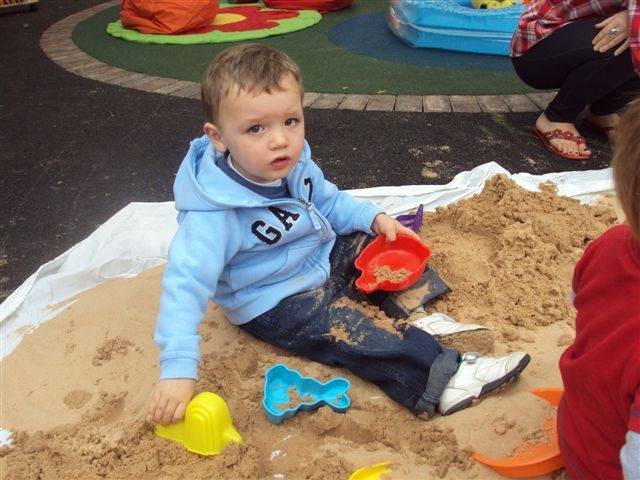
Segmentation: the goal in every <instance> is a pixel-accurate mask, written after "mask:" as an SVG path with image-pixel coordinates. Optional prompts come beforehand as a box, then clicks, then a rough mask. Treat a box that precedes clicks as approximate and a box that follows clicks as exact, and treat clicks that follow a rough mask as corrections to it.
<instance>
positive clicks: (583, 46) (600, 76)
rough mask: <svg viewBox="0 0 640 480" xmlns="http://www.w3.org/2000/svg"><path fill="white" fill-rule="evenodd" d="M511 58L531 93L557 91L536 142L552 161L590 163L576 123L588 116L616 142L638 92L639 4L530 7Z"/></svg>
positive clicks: (609, 1)
mask: <svg viewBox="0 0 640 480" xmlns="http://www.w3.org/2000/svg"><path fill="white" fill-rule="evenodd" d="M629 47H630V48H629ZM511 57H512V62H513V66H514V68H515V70H516V73H517V74H518V76H519V77H520V78H521V79H522V81H523V82H525V83H526V84H527V85H530V86H531V87H534V88H539V89H554V88H558V89H559V91H558V94H557V95H556V96H555V98H554V99H553V100H552V101H551V103H550V104H549V106H548V107H547V108H546V110H545V111H544V112H543V113H542V115H540V117H539V118H538V119H537V120H536V125H535V128H534V129H533V131H534V133H535V135H536V136H537V137H538V138H540V139H541V140H542V142H543V143H544V144H545V146H546V147H547V148H548V149H549V150H550V151H551V152H553V153H554V154H556V155H559V156H561V157H564V158H568V159H571V160H585V159H587V158H589V157H590V156H591V151H590V150H589V148H588V147H587V144H586V141H585V139H584V137H582V136H581V135H580V134H579V133H578V130H577V129H576V126H575V122H576V119H577V117H578V115H580V113H581V112H582V111H583V110H584V109H585V108H586V109H587V112H586V115H585V121H587V122H590V123H591V124H593V125H594V126H595V127H596V128H598V129H599V130H601V131H602V132H604V133H606V134H607V135H608V136H609V138H610V139H611V138H612V136H611V135H612V134H613V129H614V128H615V127H616V125H617V124H618V122H619V120H620V117H619V115H618V113H617V112H618V111H619V110H620V109H621V108H622V107H624V106H625V105H626V104H627V103H629V102H630V101H631V100H632V99H633V98H634V97H636V96H638V94H639V92H640V77H639V76H638V75H639V74H640V3H639V2H638V0H533V1H532V2H531V3H530V4H529V6H528V8H527V10H526V11H525V12H524V13H523V14H522V16H521V17H520V21H519V23H518V27H517V28H516V31H515V33H514V36H513V40H512V43H511ZM634 65H635V69H634Z"/></svg>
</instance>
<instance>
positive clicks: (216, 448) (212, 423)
mask: <svg viewBox="0 0 640 480" xmlns="http://www.w3.org/2000/svg"><path fill="white" fill-rule="evenodd" d="M154 431H155V433H156V435H158V436H159V437H162V438H168V439H169V440H173V441H175V442H180V443H182V445H184V447H185V448H186V449H187V450H189V451H190V452H195V453H199V454H200V455H218V454H219V453H220V452H222V450H224V447H226V446H227V443H229V442H235V443H238V444H241V443H242V436H240V434H239V433H238V432H237V430H236V429H235V428H234V426H233V422H232V421H231V413H230V412H229V406H228V405H227V402H225V401H224V399H223V398H222V397H221V396H220V395H216V394H215V393H211V392H202V393H200V394H198V395H196V396H195V397H194V398H193V399H192V400H191V401H190V402H189V404H188V405H187V409H186V412H185V415H184V419H183V420H180V421H179V422H176V423H172V424H171V425H167V426H166V427H165V426H163V425H156V427H155V429H154Z"/></svg>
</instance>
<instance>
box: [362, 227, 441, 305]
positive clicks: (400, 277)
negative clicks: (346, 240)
mask: <svg viewBox="0 0 640 480" xmlns="http://www.w3.org/2000/svg"><path fill="white" fill-rule="evenodd" d="M430 256H431V250H429V247H427V246H426V245H425V244H424V243H422V242H421V241H420V240H418V239H416V238H414V237H412V236H409V235H398V237H397V238H396V240H395V241H393V242H387V241H386V240H385V237H384V236H383V235H378V236H377V237H376V238H375V239H374V240H373V241H372V242H371V243H369V245H367V246H366V247H365V248H364V250H362V252H361V253H360V255H358V258H356V261H355V264H354V265H355V267H356V268H357V269H358V270H360V271H361V272H362V274H361V275H360V277H359V278H358V279H357V280H356V287H357V288H358V289H360V290H362V291H363V292H365V293H371V292H373V291H374V290H378V289H380V290H386V291H388V292H395V291H398V290H404V289H405V288H408V287H410V286H411V285H413V284H414V283H415V282H416V281H417V280H418V278H420V275H422V272H424V269H425V267H426V266H427V261H428V260H429V257H430Z"/></svg>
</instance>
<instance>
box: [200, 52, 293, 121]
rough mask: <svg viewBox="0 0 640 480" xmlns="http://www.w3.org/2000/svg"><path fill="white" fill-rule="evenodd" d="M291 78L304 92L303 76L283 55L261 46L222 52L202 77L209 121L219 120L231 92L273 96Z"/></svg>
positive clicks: (206, 113)
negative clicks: (242, 91) (224, 100)
mask: <svg viewBox="0 0 640 480" xmlns="http://www.w3.org/2000/svg"><path fill="white" fill-rule="evenodd" d="M287 75H291V76H292V77H293V78H294V79H295V81H296V82H297V83H298V85H300V94H301V95H303V91H302V74H301V73H300V69H299V68H298V66H297V65H296V64H295V62H294V61H293V60H291V58H289V57H288V56H287V55H286V54H285V53H284V52H281V51H279V50H276V49H275V48H271V47H268V46H266V45H261V44H259V43H245V44H240V45H236V46H233V47H230V48H227V49H226V50H223V51H222V52H220V53H219V54H218V55H217V56H216V57H215V58H214V59H213V61H212V62H211V63H210V64H209V66H208V67H207V70H206V71H205V72H204V75H203V77H202V87H201V92H202V102H203V106H204V112H205V117H206V119H207V121H208V122H211V123H214V124H215V123H216V122H217V121H218V110H219V107H220V101H221V100H222V99H223V98H225V97H226V96H227V95H228V94H229V93H230V92H231V90H232V89H238V91H241V90H245V91H249V92H257V93H261V92H266V93H271V91H272V90H274V89H279V88H280V82H281V81H282V79H283V78H284V77H286V76H287Z"/></svg>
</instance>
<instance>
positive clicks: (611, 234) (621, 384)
mask: <svg viewBox="0 0 640 480" xmlns="http://www.w3.org/2000/svg"><path fill="white" fill-rule="evenodd" d="M616 135H617V141H616V146H615V152H614V159H613V174H614V180H615V184H616V191H617V194H618V198H619V200H620V204H621V206H622V209H623V211H624V213H625V216H626V218H627V222H628V225H618V226H615V227H613V228H611V229H609V230H607V231H606V232H605V233H603V234H602V236H600V238H598V239H597V240H595V241H593V242H591V243H590V244H589V246H588V247H587V249H586V250H585V252H584V255H583V256H582V258H581V259H580V261H579V262H578V264H577V265H576V268H575V271H574V277H573V291H574V293H575V299H574V306H575V308H576V310H577V316H576V338H575V341H574V342H573V344H572V345H571V346H570V347H569V348H567V350H566V351H565V352H564V353H563V354H562V357H561V358H560V372H561V373H562V380H563V383H564V388H565V392H564V396H563V397H562V401H561V402H560V406H559V409H558V439H559V443H560V448H561V450H562V454H563V456H564V458H565V461H566V468H567V473H568V475H569V477H570V478H572V479H580V480H582V479H606V480H615V479H622V478H626V479H639V478H640V141H639V140H638V136H639V135H640V100H637V101H635V102H634V103H633V104H632V105H631V107H630V108H629V109H628V111H627V113H626V114H625V115H624V117H623V119H622V120H621V122H620V125H619V126H618V127H617V133H616Z"/></svg>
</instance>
